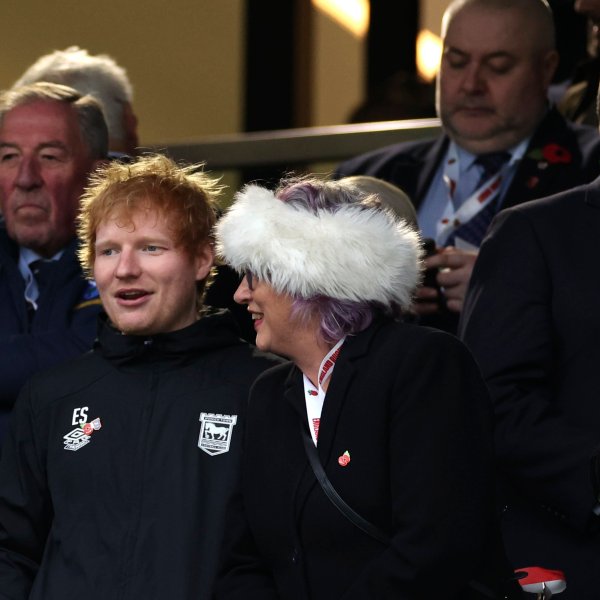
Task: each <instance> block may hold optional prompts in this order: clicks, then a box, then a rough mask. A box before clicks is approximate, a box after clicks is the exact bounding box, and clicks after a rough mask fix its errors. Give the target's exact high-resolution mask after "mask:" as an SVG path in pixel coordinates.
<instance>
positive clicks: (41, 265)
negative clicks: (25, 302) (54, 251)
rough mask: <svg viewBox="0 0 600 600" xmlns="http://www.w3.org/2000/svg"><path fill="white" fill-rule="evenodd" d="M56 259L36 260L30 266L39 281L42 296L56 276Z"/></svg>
mask: <svg viewBox="0 0 600 600" xmlns="http://www.w3.org/2000/svg"><path fill="white" fill-rule="evenodd" d="M55 266H56V261H55V260H42V259H40V260H34V261H33V262H32V263H31V264H30V265H29V268H30V270H31V273H32V275H33V276H34V277H35V280H36V282H37V286H38V291H39V293H40V296H41V295H42V292H43V290H44V289H45V288H46V287H47V286H48V284H49V283H50V281H52V278H53V276H54V272H55Z"/></svg>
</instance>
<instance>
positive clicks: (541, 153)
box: [527, 143, 573, 166]
mask: <svg viewBox="0 0 600 600" xmlns="http://www.w3.org/2000/svg"><path fill="white" fill-rule="evenodd" d="M527 156H528V157H529V158H533V159H534V160H538V161H543V162H541V163H540V164H544V163H546V164H545V166H547V165H555V164H560V163H562V164H564V165H568V164H570V163H571V162H572V160H573V155H572V154H571V152H570V151H569V150H567V148H565V147H564V146H560V145H559V144H555V143H550V144H546V145H545V146H544V147H543V148H535V149H533V150H531V152H529V153H528V154H527Z"/></svg>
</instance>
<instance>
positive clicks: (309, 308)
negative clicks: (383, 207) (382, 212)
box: [275, 178, 401, 344]
mask: <svg viewBox="0 0 600 600" xmlns="http://www.w3.org/2000/svg"><path fill="white" fill-rule="evenodd" d="M275 196H276V197H277V198H279V200H281V201H283V202H287V203H289V204H291V205H294V206H299V207H307V208H309V209H311V210H312V211H314V212H315V213H316V212H317V211H318V210H323V209H325V210H328V211H331V212H336V211H337V210H338V208H339V207H340V206H343V205H345V204H355V203H356V202H359V201H361V200H363V199H365V197H366V195H365V194H364V193H362V192H361V191H360V190H359V189H358V188H356V187H354V186H349V185H344V184H343V183H341V182H339V181H323V180H320V179H315V178H294V179H286V180H284V181H282V182H281V184H280V185H279V187H278V188H277V190H276V191H275ZM372 207H373V204H372V203H370V204H365V209H367V208H372ZM377 312H383V313H385V314H389V315H392V316H395V317H399V316H400V314H401V309H400V307H399V306H397V305H391V306H383V305H382V304H380V303H378V302H359V301H352V300H339V299H337V298H331V297H329V296H321V295H319V296H312V297H310V298H300V297H296V298H295V299H294V302H293V304H292V317H293V318H297V319H299V320H300V321H302V322H308V321H309V320H310V319H311V317H314V316H316V317H317V318H318V319H319V333H320V335H321V337H322V338H323V340H324V341H325V342H327V343H330V344H334V343H335V342H337V341H338V340H340V339H341V338H343V337H344V336H346V335H351V334H355V333H359V332H360V331H363V330H364V329H366V328H367V327H368V326H369V325H370V324H371V322H372V321H373V318H374V316H375V314H376V313H377Z"/></svg>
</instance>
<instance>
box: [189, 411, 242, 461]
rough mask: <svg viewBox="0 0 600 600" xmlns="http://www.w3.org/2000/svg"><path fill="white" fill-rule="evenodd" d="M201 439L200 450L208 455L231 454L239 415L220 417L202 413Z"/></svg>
mask: <svg viewBox="0 0 600 600" xmlns="http://www.w3.org/2000/svg"><path fill="white" fill-rule="evenodd" d="M200 423H202V425H201V426H200V437H199V438H198V448H200V449H201V450H204V452H206V453H207V454H210V455H211V456H214V455H215V454H223V453H225V452H229V445H230V443H231V436H232V434H233V426H234V425H235V424H236V423H237V415H220V414H215V413H200Z"/></svg>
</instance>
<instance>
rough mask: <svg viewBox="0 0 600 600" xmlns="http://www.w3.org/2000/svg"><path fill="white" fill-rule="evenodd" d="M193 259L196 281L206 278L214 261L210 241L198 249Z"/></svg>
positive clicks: (213, 252)
mask: <svg viewBox="0 0 600 600" xmlns="http://www.w3.org/2000/svg"><path fill="white" fill-rule="evenodd" d="M194 261H195V264H196V281H202V280H203V279H206V278H207V277H208V274H209V273H210V270H211V269H212V267H213V265H214V263H215V251H214V249H213V247H212V244H211V243H210V242H206V243H205V244H204V245H203V246H201V247H200V248H199V249H198V251H197V252H196V255H195V257H194Z"/></svg>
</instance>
